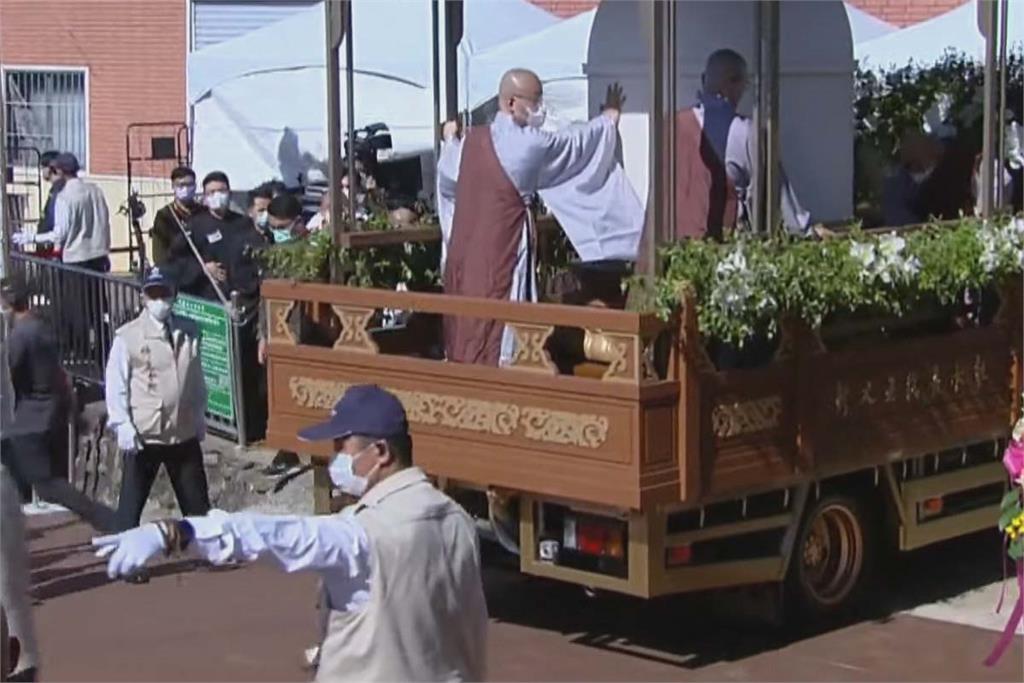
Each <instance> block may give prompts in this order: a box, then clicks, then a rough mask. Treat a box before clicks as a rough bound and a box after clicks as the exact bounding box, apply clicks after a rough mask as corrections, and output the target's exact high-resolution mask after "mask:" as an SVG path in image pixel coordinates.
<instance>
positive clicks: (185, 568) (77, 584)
mask: <svg viewBox="0 0 1024 683" xmlns="http://www.w3.org/2000/svg"><path fill="white" fill-rule="evenodd" d="M196 565H197V563H196V561H195V560H182V561H180V562H169V563H166V564H160V565H157V566H155V567H152V568H150V569H149V575H150V577H151V578H154V579H155V578H159V577H161V576H173V575H180V574H187V573H189V572H192V571H194V570H195V569H196ZM37 574H42V576H39V578H37ZM32 579H33V581H32V584H33V588H32V596H33V597H34V598H35V599H36V600H51V599H53V598H59V597H61V596H64V595H70V594H71V593H78V592H81V591H87V590H91V589H93V588H98V587H100V586H103V585H106V584H108V583H111V581H112V579H110V578H109V577H108V576H107V563H106V562H105V561H103V560H98V561H96V562H93V563H91V564H88V565H84V566H77V567H70V568H67V569H64V570H59V569H58V570H45V571H44V572H33V574H32Z"/></svg>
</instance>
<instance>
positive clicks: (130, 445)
mask: <svg viewBox="0 0 1024 683" xmlns="http://www.w3.org/2000/svg"><path fill="white" fill-rule="evenodd" d="M117 447H118V448H120V449H121V452H122V453H138V452H139V451H141V450H142V440H141V439H140V438H139V433H138V432H137V431H135V426H134V425H132V424H131V423H130V422H125V423H124V424H121V425H118V426H117Z"/></svg>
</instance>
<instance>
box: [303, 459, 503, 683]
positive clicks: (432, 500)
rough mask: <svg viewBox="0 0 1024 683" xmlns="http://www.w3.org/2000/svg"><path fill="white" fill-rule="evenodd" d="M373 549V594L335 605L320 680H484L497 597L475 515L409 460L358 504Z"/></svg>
mask: <svg viewBox="0 0 1024 683" xmlns="http://www.w3.org/2000/svg"><path fill="white" fill-rule="evenodd" d="M355 517H356V520H357V521H358V522H359V523H360V524H362V525H363V527H364V528H365V529H366V533H367V536H368V537H369V540H370V549H371V563H372V564H371V567H372V570H371V578H370V602H369V604H368V605H366V608H365V609H363V610H361V611H359V612H342V611H338V610H331V613H330V617H329V622H328V629H327V637H326V638H325V640H324V643H323V646H322V647H321V651H320V666H319V669H318V671H317V680H318V681H477V680H483V679H484V676H485V674H486V644H487V605H486V602H485V599H484V591H483V584H482V582H481V579H480V553H479V547H478V541H477V535H476V528H475V526H474V524H473V522H472V520H471V519H470V517H469V515H467V514H466V512H465V511H464V510H463V509H462V508H461V507H459V505H458V504H456V503H455V502H454V501H452V500H451V499H450V498H448V497H447V496H446V495H444V494H443V493H441V492H440V491H438V490H437V489H436V488H434V487H433V486H432V485H431V484H430V482H429V481H427V478H426V475H424V474H423V472H422V471H421V470H419V469H417V468H409V469H407V470H403V471H402V472H399V473H397V474H394V475H392V476H391V477H388V478H387V479H385V480H384V481H382V482H381V483H379V484H377V485H376V486H375V487H374V488H372V489H371V490H370V491H369V493H367V494H366V495H365V496H364V497H363V498H362V500H360V501H359V503H357V505H356V510H355Z"/></svg>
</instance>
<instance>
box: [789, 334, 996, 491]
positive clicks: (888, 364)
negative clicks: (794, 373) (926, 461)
mask: <svg viewBox="0 0 1024 683" xmlns="http://www.w3.org/2000/svg"><path fill="white" fill-rule="evenodd" d="M1011 361H1012V357H1011V354H1010V340H1009V339H1008V337H1007V333H1006V331H1005V330H1004V329H1002V328H1000V327H989V328H982V329H972V330H963V331H960V332H957V333H955V334H949V335H943V336H936V337H927V338H922V339H915V340H908V341H902V342H892V343H889V344H886V345H885V346H884V347H881V348H874V349H864V350H857V351H849V352H832V353H817V354H810V355H809V356H807V357H806V358H805V362H804V363H803V364H802V365H801V373H802V374H804V375H805V377H806V384H805V388H806V392H807V394H806V401H807V404H808V419H807V420H806V425H805V427H804V433H805V434H806V447H807V448H808V449H809V450H811V451H812V452H813V458H814V461H815V467H816V469H817V471H818V472H820V473H823V474H828V473H831V472H835V471H842V470H845V469H850V468H851V467H852V466H856V465H857V464H860V463H864V462H865V461H869V462H880V461H882V462H884V461H885V460H890V461H891V460H896V459H900V458H904V457H909V456H914V455H921V454H924V453H931V452H935V451H939V450H943V449H947V448H952V447H956V446H958V445H965V444H969V443H972V442H978V441H982V440H984V439H986V438H992V439H995V438H1000V437H1003V436H1005V435H1006V433H1007V430H1008V427H1009V425H1010V424H1011V423H1012V417H1011V410H1012V409H1011V403H1012V399H1013V391H1014V390H1013V387H1012V384H1013V373H1012V371H1011ZM866 454H870V456H867V455H866Z"/></svg>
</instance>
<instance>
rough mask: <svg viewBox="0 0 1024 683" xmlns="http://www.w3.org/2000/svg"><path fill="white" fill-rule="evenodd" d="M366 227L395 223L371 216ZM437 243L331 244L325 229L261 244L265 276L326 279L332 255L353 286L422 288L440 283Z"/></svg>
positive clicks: (386, 227) (385, 227) (387, 226)
mask: <svg viewBox="0 0 1024 683" xmlns="http://www.w3.org/2000/svg"><path fill="white" fill-rule="evenodd" d="M363 227H364V229H366V230H391V229H393V228H392V227H391V225H390V224H389V223H387V221H386V220H380V219H372V218H371V220H370V222H368V223H367V224H365V225H364V226H363ZM440 249H441V247H440V244H439V243H437V242H433V243H405V244H397V245H389V246H384V247H369V248H365V249H345V248H340V247H335V245H334V240H333V238H332V235H331V233H330V232H329V231H326V230H325V231H321V232H317V233H314V234H313V235H311V236H309V237H308V238H306V239H303V240H299V241H296V242H288V243H286V244H280V245H275V246H272V247H269V248H267V249H265V250H263V251H262V252H261V253H260V259H261V263H262V266H263V274H264V277H267V278H282V279H289V280H299V281H303V282H327V281H328V280H329V278H330V272H331V261H332V259H336V263H337V266H338V272H339V273H340V274H341V277H342V282H343V284H346V285H349V286H351V287H377V288H384V289H395V288H396V287H397V286H398V285H400V284H401V285H404V286H405V287H406V288H408V289H410V290H414V291H423V290H427V289H430V288H432V287H435V286H437V285H438V284H440V273H439V272H438V266H439V264H440V260H441V253H440Z"/></svg>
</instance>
